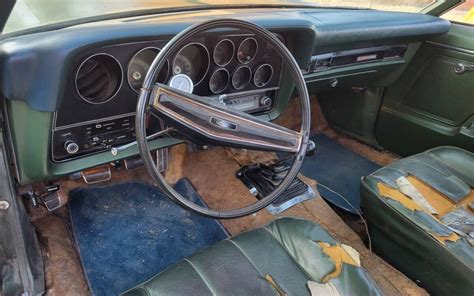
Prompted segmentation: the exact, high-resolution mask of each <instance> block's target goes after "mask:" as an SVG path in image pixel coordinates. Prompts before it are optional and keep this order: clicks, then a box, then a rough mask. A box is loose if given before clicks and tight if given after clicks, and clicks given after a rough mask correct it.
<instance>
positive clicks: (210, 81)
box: [127, 35, 283, 95]
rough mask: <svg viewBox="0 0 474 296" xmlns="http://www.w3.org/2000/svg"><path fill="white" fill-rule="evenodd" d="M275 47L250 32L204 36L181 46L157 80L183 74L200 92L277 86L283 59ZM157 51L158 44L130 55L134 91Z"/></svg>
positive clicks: (131, 82)
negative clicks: (274, 50) (275, 50)
mask: <svg viewBox="0 0 474 296" xmlns="http://www.w3.org/2000/svg"><path fill="white" fill-rule="evenodd" d="M278 36H279V35H278ZM279 37H280V36H279ZM280 38H281V37H280ZM281 40H283V39H282V38H281ZM272 51H273V50H272V48H269V46H267V45H266V44H265V43H264V42H263V41H261V40H257V38H255V37H253V36H249V35H229V36H217V37H214V36H212V37H205V38H201V39H198V40H194V41H192V42H190V43H188V44H187V45H185V46H184V47H183V48H181V49H180V50H179V51H178V52H177V53H176V54H175V55H174V57H173V58H172V59H170V60H169V61H168V62H167V64H166V66H165V67H164V68H163V69H162V70H161V72H160V75H159V76H158V79H157V82H160V83H165V84H166V83H168V81H169V80H170V79H171V77H173V76H174V75H179V74H184V75H186V76H188V77H189V78H190V79H191V81H192V82H193V85H194V87H195V88H194V89H195V90H196V94H199V95H220V94H223V93H236V92H241V91H244V90H254V89H262V88H265V87H278V85H279V77H278V76H275V77H274V75H275V74H278V73H279V70H280V68H281V62H280V59H279V58H278V57H277V56H276V54H273V53H272ZM158 52H159V49H158V48H156V47H146V48H143V49H140V50H139V51H138V52H137V53H136V54H135V55H134V56H133V57H132V58H131V60H130V62H129V64H128V68H127V80H128V84H129V85H130V87H131V88H132V89H133V90H134V91H135V92H138V91H139V89H140V87H141V84H142V83H143V79H144V76H145V75H146V73H147V71H148V69H149V68H150V65H151V63H152V62H153V59H154V58H155V57H156V55H157V54H158ZM275 68H277V69H276V70H277V71H276V70H275ZM274 78H275V79H274ZM272 82H273V83H272Z"/></svg>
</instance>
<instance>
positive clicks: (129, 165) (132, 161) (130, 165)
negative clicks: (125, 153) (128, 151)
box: [123, 157, 143, 171]
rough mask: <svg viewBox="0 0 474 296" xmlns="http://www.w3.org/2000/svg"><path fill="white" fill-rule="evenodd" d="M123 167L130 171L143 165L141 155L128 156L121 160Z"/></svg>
mask: <svg viewBox="0 0 474 296" xmlns="http://www.w3.org/2000/svg"><path fill="white" fill-rule="evenodd" d="M123 163H124V165H125V169H126V170H127V171H131V170H133V169H136V168H139V167H142V166H143V159H142V158H141V157H134V158H128V159H125V160H124V161H123Z"/></svg>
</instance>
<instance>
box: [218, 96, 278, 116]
mask: <svg viewBox="0 0 474 296" xmlns="http://www.w3.org/2000/svg"><path fill="white" fill-rule="evenodd" d="M274 94H275V92H274V91H270V92H263V93H257V94H251V95H246V96H238V97H231V96H228V97H226V98H224V99H223V101H222V102H223V103H224V104H225V105H226V106H229V107H231V108H233V109H235V110H238V111H242V112H247V113H258V112H264V111H268V110H270V109H272V108H273V99H272V97H273V96H274Z"/></svg>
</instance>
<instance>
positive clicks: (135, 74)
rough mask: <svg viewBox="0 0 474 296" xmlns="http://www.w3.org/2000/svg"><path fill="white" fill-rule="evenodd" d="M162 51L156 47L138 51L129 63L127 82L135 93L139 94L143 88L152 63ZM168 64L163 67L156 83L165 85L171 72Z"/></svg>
mask: <svg viewBox="0 0 474 296" xmlns="http://www.w3.org/2000/svg"><path fill="white" fill-rule="evenodd" d="M159 52H160V50H159V49H158V48H156V47H146V48H143V49H142V50H140V51H138V52H137V53H136V54H135V55H134V56H133V57H132V59H131V60H130V62H129V63H128V69H127V80H128V84H130V87H131V88H132V89H133V90H134V91H135V92H139V91H140V88H141V87H142V84H143V80H144V79H145V76H146V74H147V73H148V69H150V66H151V63H152V62H153V60H154V59H155V58H156V56H157V55H158V53H159ZM168 68H169V66H168V62H167V63H166V65H164V66H163V68H162V70H161V72H160V74H158V77H157V78H156V82H161V83H165V82H166V78H167V77H168V71H169V69H168Z"/></svg>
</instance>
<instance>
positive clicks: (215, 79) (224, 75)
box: [209, 68, 229, 94]
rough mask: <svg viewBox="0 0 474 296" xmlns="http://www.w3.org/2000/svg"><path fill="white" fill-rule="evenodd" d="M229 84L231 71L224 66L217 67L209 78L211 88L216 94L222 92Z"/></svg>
mask: <svg viewBox="0 0 474 296" xmlns="http://www.w3.org/2000/svg"><path fill="white" fill-rule="evenodd" d="M228 84H229V72H227V70H226V69H224V68H221V69H217V70H216V71H215V72H214V73H212V76H211V78H210V79H209V89H210V90H211V91H212V92H213V93H215V94H218V93H220V92H222V91H223V90H224V89H225V88H226V87H227V85H228Z"/></svg>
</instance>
